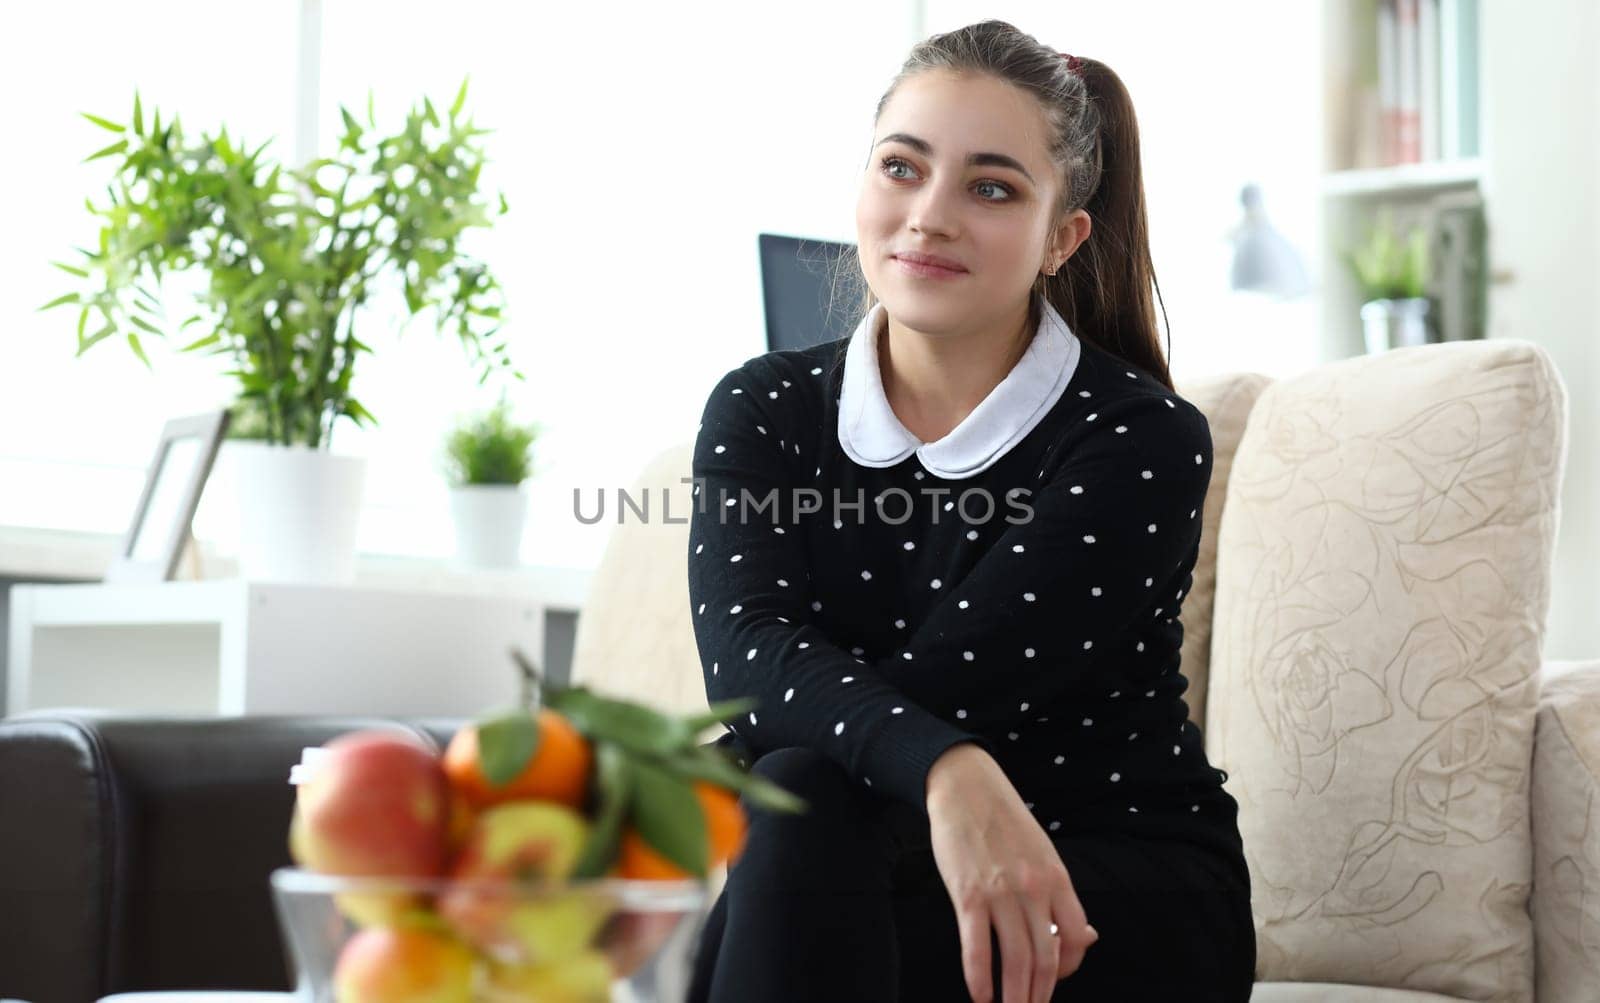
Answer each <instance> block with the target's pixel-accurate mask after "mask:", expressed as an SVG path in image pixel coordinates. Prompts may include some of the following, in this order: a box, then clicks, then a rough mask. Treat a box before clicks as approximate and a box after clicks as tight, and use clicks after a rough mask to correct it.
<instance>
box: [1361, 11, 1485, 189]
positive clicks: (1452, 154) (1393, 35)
mask: <svg viewBox="0 0 1600 1003" xmlns="http://www.w3.org/2000/svg"><path fill="white" fill-rule="evenodd" d="M1373 15H1374V16H1373V19H1372V22H1371V36H1370V37H1371V41H1372V45H1373V46H1374V48H1375V50H1376V56H1377V59H1376V63H1377V66H1376V69H1377V87H1376V90H1377V97H1378V127H1377V131H1378V133H1379V136H1380V142H1379V144H1378V146H1379V160H1378V163H1377V164H1361V165H1358V166H1382V167H1392V166H1396V165H1399V164H1415V163H1431V162H1434V161H1440V160H1445V161H1449V160H1458V159H1462V158H1467V157H1475V156H1477V155H1478V0H1377V6H1376V9H1375V10H1374V11H1373Z"/></svg>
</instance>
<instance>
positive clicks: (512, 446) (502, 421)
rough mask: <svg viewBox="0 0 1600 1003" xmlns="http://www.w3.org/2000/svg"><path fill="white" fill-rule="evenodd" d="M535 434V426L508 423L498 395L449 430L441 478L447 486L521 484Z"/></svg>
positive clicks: (507, 406) (506, 407) (506, 410)
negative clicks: (491, 404)
mask: <svg viewBox="0 0 1600 1003" xmlns="http://www.w3.org/2000/svg"><path fill="white" fill-rule="evenodd" d="M538 435H539V426H538V425H537V424H530V425H518V424H516V423H515V422H513V421H512V419H511V405H510V403H509V402H508V401H507V400H506V397H505V394H504V393H502V394H501V395H500V401H499V403H497V404H495V406H494V407H492V408H490V409H489V410H488V411H485V412H482V413H480V414H476V415H471V416H469V417H467V418H465V419H463V420H462V421H460V422H459V423H457V424H456V426H455V427H454V428H452V429H451V430H450V432H449V434H448V435H447V436H446V438H445V477H446V479H447V480H448V481H449V483H450V486H451V487H462V486H463V485H467V484H512V485H515V484H521V483H522V482H523V481H524V480H527V478H528V474H529V472H530V466H531V463H532V457H531V450H532V447H533V441H534V439H536V438H538Z"/></svg>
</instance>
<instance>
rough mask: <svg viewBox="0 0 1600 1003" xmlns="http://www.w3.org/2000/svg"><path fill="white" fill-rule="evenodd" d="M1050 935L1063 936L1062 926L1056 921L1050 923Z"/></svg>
mask: <svg viewBox="0 0 1600 1003" xmlns="http://www.w3.org/2000/svg"><path fill="white" fill-rule="evenodd" d="M1050 936H1052V937H1059V936H1061V928H1060V927H1059V926H1056V925H1055V924H1054V923H1051V924H1050Z"/></svg>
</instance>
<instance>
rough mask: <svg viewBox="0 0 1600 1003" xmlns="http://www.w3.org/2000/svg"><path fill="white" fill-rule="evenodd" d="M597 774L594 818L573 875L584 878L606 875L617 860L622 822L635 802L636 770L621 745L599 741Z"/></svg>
mask: <svg viewBox="0 0 1600 1003" xmlns="http://www.w3.org/2000/svg"><path fill="white" fill-rule="evenodd" d="M594 778H595V779H594V786H595V808H594V811H593V812H592V818H593V822H592V824H591V825H590V827H589V837H588V839H587V840H586V841H585V842H584V845H583V849H582V850H581V851H580V852H579V853H578V861H577V864H576V865H574V867H573V872H572V875H571V876H572V877H573V878H575V879H580V880H581V879H584V878H598V877H602V876H603V875H604V874H605V873H606V871H607V870H609V869H610V868H611V865H612V864H613V863H614V862H615V861H616V859H617V848H618V846H619V845H620V843H621V841H622V824H623V822H624V820H625V819H626V818H627V815H628V808H629V806H630V805H631V804H632V802H633V784H634V780H633V774H632V771H631V769H630V763H629V760H628V757H627V755H626V754H625V753H624V752H623V751H622V749H621V748H620V747H618V746H616V745H614V744H613V743H611V742H598V743H596V744H595V750H594Z"/></svg>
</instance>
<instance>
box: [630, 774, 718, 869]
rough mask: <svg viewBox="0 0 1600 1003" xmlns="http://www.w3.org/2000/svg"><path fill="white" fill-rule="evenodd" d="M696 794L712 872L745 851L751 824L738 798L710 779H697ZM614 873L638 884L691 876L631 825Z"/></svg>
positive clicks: (709, 867)
mask: <svg viewBox="0 0 1600 1003" xmlns="http://www.w3.org/2000/svg"><path fill="white" fill-rule="evenodd" d="M694 793H695V797H696V798H697V799H698V800H699V802H700V810H701V811H702V812H704V813H705V818H706V837H707V838H706V842H707V843H708V844H709V845H708V849H709V850H710V851H711V859H710V861H709V862H708V863H707V868H706V869H707V870H710V869H711V868H713V867H717V866H720V865H722V864H724V863H727V862H729V861H730V860H732V859H734V858H735V857H737V856H738V855H739V853H740V852H741V851H742V850H743V849H744V837H745V831H746V829H747V828H748V823H747V820H746V819H745V817H744V808H743V807H742V806H741V805H740V804H739V796H738V795H737V794H735V793H734V792H733V791H730V790H728V789H727V788H726V787H720V786H718V785H716V784H713V783H711V782H710V781H709V780H696V781H694ZM611 873H612V874H613V875H615V876H616V877H619V878H626V879H630V880H636V881H681V880H682V879H684V878H687V877H691V875H690V874H689V872H687V871H685V870H684V869H683V868H681V867H679V866H678V865H677V864H675V863H673V862H672V861H670V860H668V859H667V858H666V857H664V856H662V855H661V854H660V853H659V852H657V850H656V849H655V847H653V846H651V845H650V844H649V843H647V842H645V839H644V837H643V836H642V835H640V834H639V830H638V829H636V828H634V827H633V826H631V825H630V826H627V827H626V828H624V829H623V830H622V840H621V844H620V845H619V846H618V848H617V860H616V863H615V864H614V865H613V866H612V869H611Z"/></svg>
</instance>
